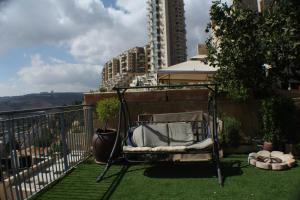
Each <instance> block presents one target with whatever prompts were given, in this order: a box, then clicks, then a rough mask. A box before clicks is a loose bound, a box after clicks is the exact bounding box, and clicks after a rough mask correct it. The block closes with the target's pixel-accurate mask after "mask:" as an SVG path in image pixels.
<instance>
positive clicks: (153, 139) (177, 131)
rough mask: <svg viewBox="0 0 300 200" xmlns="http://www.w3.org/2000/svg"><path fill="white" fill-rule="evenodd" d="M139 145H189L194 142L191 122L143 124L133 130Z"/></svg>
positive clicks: (134, 137)
mask: <svg viewBox="0 0 300 200" xmlns="http://www.w3.org/2000/svg"><path fill="white" fill-rule="evenodd" d="M132 142H133V143H134V146H137V147H161V146H187V145H191V144H193V143H194V134H193V130H192V125H191V123H183V122H178V123H158V124H146V125H141V126H139V127H138V128H136V129H135V130H134V131H133V135H132Z"/></svg>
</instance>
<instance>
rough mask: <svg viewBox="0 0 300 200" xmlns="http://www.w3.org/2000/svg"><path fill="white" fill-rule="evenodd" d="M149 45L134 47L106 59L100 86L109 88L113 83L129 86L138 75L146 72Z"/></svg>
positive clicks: (148, 59) (147, 68)
mask: <svg viewBox="0 0 300 200" xmlns="http://www.w3.org/2000/svg"><path fill="white" fill-rule="evenodd" d="M149 52H150V50H149V46H148V45H146V46H145V47H134V48H131V49H129V50H127V51H124V52H123V53H121V54H120V55H119V56H117V57H115V58H113V59H111V60H110V61H108V62H107V63H106V64H105V65H104V67H103V69H102V84H101V86H102V87H104V88H107V89H111V88H112V87H114V86H115V85H122V86H129V84H130V82H131V81H132V80H133V79H134V78H135V76H138V75H144V74H147V73H148V70H149V61H150V53H149Z"/></svg>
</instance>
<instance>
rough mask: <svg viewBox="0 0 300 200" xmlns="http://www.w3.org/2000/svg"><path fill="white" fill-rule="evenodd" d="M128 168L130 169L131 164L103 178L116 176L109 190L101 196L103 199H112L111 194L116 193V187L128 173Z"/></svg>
mask: <svg viewBox="0 0 300 200" xmlns="http://www.w3.org/2000/svg"><path fill="white" fill-rule="evenodd" d="M128 169H129V165H124V166H123V167H122V169H121V171H120V172H119V173H116V174H113V175H110V176H107V177H104V179H103V180H105V179H109V178H113V177H114V176H115V178H114V180H113V181H112V183H111V184H110V186H109V187H108V189H107V191H106V192H105V193H104V194H103V196H102V198H101V199H102V200H106V199H110V197H111V195H112V194H113V193H114V191H115V190H116V188H117V187H118V186H119V184H120V182H121V181H122V179H123V177H124V175H125V174H126V172H127V171H128ZM100 183H101V182H100Z"/></svg>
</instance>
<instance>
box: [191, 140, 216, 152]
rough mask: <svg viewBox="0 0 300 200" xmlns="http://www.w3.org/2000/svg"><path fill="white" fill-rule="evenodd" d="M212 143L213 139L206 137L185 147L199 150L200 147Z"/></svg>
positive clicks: (203, 147)
mask: <svg viewBox="0 0 300 200" xmlns="http://www.w3.org/2000/svg"><path fill="white" fill-rule="evenodd" d="M213 144H214V142H213V140H212V139H211V138H207V139H206V140H203V141H201V142H197V143H195V144H192V145H189V146H187V147H186V149H187V150H201V149H206V148H208V147H211V146H212V145H213Z"/></svg>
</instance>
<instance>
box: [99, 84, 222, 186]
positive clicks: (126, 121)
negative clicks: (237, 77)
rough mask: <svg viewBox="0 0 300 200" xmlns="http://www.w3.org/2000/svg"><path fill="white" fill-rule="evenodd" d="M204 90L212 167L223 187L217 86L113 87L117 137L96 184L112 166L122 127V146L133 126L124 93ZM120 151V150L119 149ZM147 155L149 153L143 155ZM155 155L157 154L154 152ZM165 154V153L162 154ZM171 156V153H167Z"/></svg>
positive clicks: (126, 162) (124, 154) (127, 161)
mask: <svg viewBox="0 0 300 200" xmlns="http://www.w3.org/2000/svg"><path fill="white" fill-rule="evenodd" d="M178 87H180V88H206V89H208V90H209V91H210V92H211V95H210V98H208V112H209V115H210V116H212V118H213V133H212V139H213V148H212V149H211V153H212V158H213V161H214V165H215V168H216V173H217V176H218V182H219V184H220V186H223V177H222V171H221V164H220V155H219V141H218V128H217V126H218V123H217V94H218V85H217V84H193V85H158V86H137V87H114V88H113V90H114V91H116V93H117V95H118V99H119V101H120V109H119V122H118V129H117V136H116V140H115V143H114V146H113V149H112V152H111V153H110V157H109V159H108V162H107V163H106V166H105V168H104V171H103V172H102V173H101V174H100V175H99V176H98V178H97V182H100V181H101V180H102V179H103V178H104V176H105V175H106V173H107V171H108V170H109V169H110V167H111V165H112V164H113V157H114V154H115V151H116V150H117V146H118V145H119V144H120V142H119V140H120V138H121V129H122V126H123V128H124V134H125V136H124V137H123V139H122V142H121V145H122V146H123V145H124V143H125V142H126V140H127V138H128V130H129V129H130V127H131V126H132V125H133V123H132V120H131V116H130V112H129V108H128V104H127V101H126V98H125V93H126V91H128V90H130V89H135V90H137V89H176V88H178ZM122 146H121V147H122ZM121 151H122V149H121ZM127 154H128V153H124V152H123V153H122V155H123V158H125V159H124V161H125V162H124V163H125V164H128V163H129V162H130V160H128V159H126V155H127ZM145 154H149V153H145ZM155 154H159V153H158V152H156V153H155ZM164 154H165V153H164ZM168 154H172V153H170V152H169V153H168Z"/></svg>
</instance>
